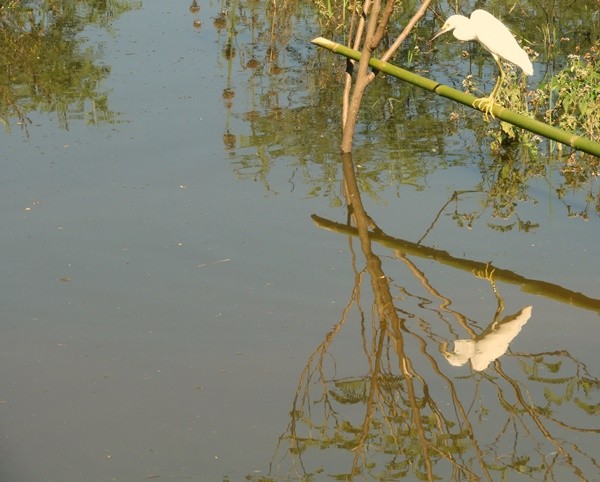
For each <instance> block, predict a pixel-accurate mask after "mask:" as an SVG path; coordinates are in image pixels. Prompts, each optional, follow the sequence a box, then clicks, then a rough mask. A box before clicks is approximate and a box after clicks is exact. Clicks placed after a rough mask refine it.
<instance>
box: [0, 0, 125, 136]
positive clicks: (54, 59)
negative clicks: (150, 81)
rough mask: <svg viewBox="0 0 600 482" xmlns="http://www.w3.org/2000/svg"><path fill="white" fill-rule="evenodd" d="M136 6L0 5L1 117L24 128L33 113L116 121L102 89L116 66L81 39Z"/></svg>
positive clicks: (63, 121)
mask: <svg viewBox="0 0 600 482" xmlns="http://www.w3.org/2000/svg"><path fill="white" fill-rule="evenodd" d="M129 9H131V6H130V5H129V4H128V3H127V2H118V1H108V2H95V1H83V0H82V1H77V2H62V1H56V0H55V1H48V2H26V1H22V2H10V3H9V4H5V5H3V6H2V7H0V60H1V62H2V65H3V66H4V68H3V69H2V73H0V120H1V121H2V123H3V124H4V125H5V126H9V125H10V120H11V119H16V120H17V122H18V123H20V124H21V125H22V126H23V127H24V128H26V127H27V123H28V122H29V117H28V116H29V113H30V112H32V111H41V112H54V113H56V115H57V117H58V120H59V123H60V125H61V127H63V128H68V125H69V121H70V120H72V119H81V120H85V121H86V122H88V123H90V124H97V123H103V122H109V123H112V122H115V120H116V114H115V113H114V112H113V111H111V110H110V108H109V105H108V94H107V93H106V92H102V91H100V90H99V88H100V84H101V82H102V81H103V80H104V79H105V78H106V77H107V75H108V73H109V71H110V68H109V67H108V66H103V65H97V63H96V61H97V54H96V51H95V50H94V48H93V47H91V46H88V47H87V48H85V49H82V47H81V45H82V40H81V39H79V38H77V34H79V33H80V32H81V31H82V30H83V29H84V28H85V27H86V26H88V25H91V24H96V25H100V26H102V27H105V26H107V25H108V24H109V22H111V21H112V20H113V19H114V18H115V17H116V16H118V15H120V14H122V13H123V12H125V11H127V10H129Z"/></svg>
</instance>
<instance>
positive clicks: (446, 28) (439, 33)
mask: <svg viewBox="0 0 600 482" xmlns="http://www.w3.org/2000/svg"><path fill="white" fill-rule="evenodd" d="M448 30H450V28H449V27H448V25H446V24H444V26H443V27H442V29H441V30H440V31H439V32H438V33H436V34H435V35H434V36H433V38H432V39H431V40H430V41H429V42H433V41H434V40H435V39H436V38H438V37H439V36H440V35H442V34H444V33H446V32H447V31H448Z"/></svg>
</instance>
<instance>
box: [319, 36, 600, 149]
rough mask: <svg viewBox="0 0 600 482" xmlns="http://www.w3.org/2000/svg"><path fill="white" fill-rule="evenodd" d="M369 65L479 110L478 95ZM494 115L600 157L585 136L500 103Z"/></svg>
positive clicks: (338, 50)
mask: <svg viewBox="0 0 600 482" xmlns="http://www.w3.org/2000/svg"><path fill="white" fill-rule="evenodd" d="M311 43H313V44H315V45H318V46H319V47H323V48H325V49H327V50H330V51H331V52H333V53H334V54H339V55H342V56H344V57H347V58H350V59H354V60H360V57H361V53H360V52H359V51H357V50H353V49H351V48H348V47H345V46H344V45H341V44H338V43H336V42H332V41H331V40H328V39H326V38H323V37H317V38H315V39H313V40H312V41H311ZM369 65H370V66H371V67H373V68H374V69H377V70H379V71H381V72H384V73H386V74H388V75H391V76H393V77H396V78H398V79H400V80H404V81H405V82H408V83H409V84H412V85H416V86H417V87H421V88H422V89H425V90H428V91H430V92H433V93H434V94H437V95H439V96H441V97H445V98H447V99H451V100H454V101H455V102H459V103H461V104H463V105H466V106H467V107H471V108H473V109H476V110H479V109H477V108H476V107H474V106H473V102H474V101H475V100H477V98H476V97H475V96H472V95H470V94H465V93H464V92H461V91H460V90H456V89H453V88H452V87H448V86H447V85H444V84H440V83H438V82H436V81H434V80H431V79H427V78H425V77H421V76H420V75H417V74H415V73H413V72H409V71H408V70H404V69H401V68H400V67H396V66H395V65H392V64H390V63H388V62H382V61H381V60H379V59H376V58H371V60H370V62H369ZM492 114H493V115H494V117H497V118H498V119H501V120H503V121H505V122H508V123H510V124H513V125H515V126H517V127H520V128H522V129H526V130H528V131H530V132H533V133H535V134H539V135H541V136H544V137H547V138H549V139H552V140H555V141H557V142H560V143H562V144H566V145H568V146H571V147H572V148H573V149H577V150H578V151H582V152H586V153H588V154H592V155H594V156H596V157H600V143H598V142H594V141H592V140H591V139H586V138H585V137H581V136H578V135H575V134H571V133H570V132H566V131H563V130H562V129H558V128H557V127H553V126H551V125H548V124H544V123H543V122H540V121H538V120H535V119H532V118H531V117H526V116H524V115H521V114H517V113H516V112H513V111H511V110H509V109H506V108H505V107H502V106H501V105H498V104H494V106H493V108H492Z"/></svg>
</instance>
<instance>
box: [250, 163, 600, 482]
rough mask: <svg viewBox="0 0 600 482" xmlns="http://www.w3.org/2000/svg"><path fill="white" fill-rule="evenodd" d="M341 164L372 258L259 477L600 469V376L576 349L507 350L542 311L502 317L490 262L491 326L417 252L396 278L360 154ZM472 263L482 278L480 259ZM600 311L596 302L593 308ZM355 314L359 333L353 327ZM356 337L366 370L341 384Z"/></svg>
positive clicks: (364, 250)
mask: <svg viewBox="0 0 600 482" xmlns="http://www.w3.org/2000/svg"><path fill="white" fill-rule="evenodd" d="M343 169H344V188H345V196H346V201H347V206H348V209H349V211H348V213H349V222H350V221H353V222H354V224H355V225H356V228H352V234H353V235H355V236H357V237H358V240H359V243H360V252H361V254H362V256H361V255H358V253H356V252H355V251H354V250H352V253H353V258H352V262H353V268H354V273H355V276H354V286H353V289H352V292H351V293H350V296H349V299H348V302H347V303H346V306H345V307H344V308H343V310H342V312H341V315H340V318H339V320H338V321H337V322H336V323H335V324H334V325H333V326H332V328H331V329H330V330H329V332H328V333H327V334H326V335H325V337H324V339H323V341H322V342H321V343H320V345H319V346H318V347H317V348H316V350H315V351H314V352H313V353H312V354H311V355H310V357H309V359H308V361H307V364H306V366H305V367H304V369H303V371H302V373H301V375H300V378H299V381H298V387H297V390H296V393H295V394H294V397H293V401H292V407H291V410H290V422H289V425H288V427H287V429H286V430H285V432H284V433H283V434H282V436H281V437H280V439H279V443H278V446H277V449H276V452H275V454H274V456H273V460H272V465H271V474H270V475H269V476H266V477H249V478H250V479H252V480H262V481H267V480H281V478H282V477H283V478H286V480H287V479H288V478H292V479H300V480H314V479H315V478H316V477H318V476H319V475H320V476H321V477H323V476H324V475H325V474H326V475H327V477H328V478H330V479H333V480H365V479H367V480H371V479H373V480H397V479H402V478H410V479H418V480H456V481H458V480H516V479H517V478H527V479H529V478H534V479H539V480H590V479H591V478H592V477H593V476H594V474H596V473H597V472H598V469H599V468H600V467H599V466H598V462H597V460H596V459H595V458H594V450H593V448H592V447H594V444H593V443H590V441H591V439H590V438H587V437H590V436H592V435H594V434H597V433H598V432H600V429H598V428H592V427H593V423H592V422H593V420H592V417H594V416H595V415H597V409H598V405H597V396H598V390H599V389H600V381H599V380H598V379H597V378H594V377H592V376H591V375H590V374H589V372H588V369H587V367H586V366H585V365H583V364H582V363H581V362H579V361H577V359H576V358H575V357H574V356H572V355H571V354H570V353H568V352H566V351H556V352H548V353H508V352H507V349H508V344H509V343H510V341H511V340H512V339H513V338H514V337H515V336H517V335H518V332H519V331H520V330H521V329H522V327H523V325H524V324H525V323H526V322H527V321H528V320H529V318H530V316H531V313H532V311H531V307H529V306H528V307H525V308H523V309H521V310H519V311H518V312H516V313H511V314H509V315H503V313H504V310H505V300H504V299H503V297H502V296H501V294H500V292H499V290H498V289H497V287H496V281H495V279H497V278H495V275H496V274H497V275H498V276H499V277H501V278H503V279H507V278H508V275H507V273H506V272H503V271H502V270H497V271H495V270H494V269H493V267H490V266H489V265H487V264H483V265H480V266H479V267H478V268H477V270H476V271H475V273H474V274H475V275H476V276H478V277H482V278H486V279H488V280H489V281H490V284H491V289H492V291H493V293H494V296H495V298H496V300H497V306H496V308H495V313H494V316H493V321H492V323H491V324H490V325H489V326H488V327H487V328H486V329H484V330H481V329H480V328H478V327H479V323H478V322H477V321H476V320H472V319H469V317H468V316H467V314H465V313H462V312H461V311H459V310H457V309H455V308H453V302H452V300H451V299H450V298H448V297H446V296H444V294H443V293H441V292H440V291H439V290H438V289H436V287H435V282H433V280H432V279H430V278H429V277H428V276H427V275H426V274H425V272H423V271H422V270H421V269H420V268H419V267H418V265H417V263H416V262H415V261H413V260H412V259H410V258H411V257H410V256H409V255H407V253H406V251H404V250H401V249H397V250H395V253H394V254H395V256H394V258H393V259H391V260H389V261H390V268H394V269H395V268H396V267H397V266H398V265H400V266H402V265H403V266H404V268H405V270H404V272H405V273H407V276H405V278H403V280H404V281H398V280H395V279H392V278H391V277H390V276H388V275H386V273H385V272H384V269H383V263H382V257H380V256H378V255H376V254H375V253H374V252H373V249H372V248H373V243H374V242H377V243H379V242H381V240H382V239H384V237H385V236H386V235H385V234H384V233H383V232H382V231H381V229H380V228H378V226H377V225H376V223H375V221H374V220H373V219H371V218H370V217H369V215H368V214H367V213H366V212H365V210H364V208H363V205H362V202H361V196H360V192H359V190H358V184H357V180H356V176H355V173H354V168H353V164H352V162H351V159H350V157H349V156H344V157H343ZM328 228H330V229H332V226H331V225H329V226H328ZM338 232H340V233H344V231H343V230H338ZM352 239H353V237H351V238H350V242H351V248H352ZM363 259H364V261H361V260H363ZM363 263H364V264H363ZM455 263H456V264H460V261H459V260H455ZM462 268H463V269H464V270H469V271H472V270H473V262H470V261H468V260H466V261H465V262H464V266H462ZM515 276H516V275H515ZM366 283H368V284H369V285H370V289H369V290H365V284H366ZM532 283H533V282H532ZM371 293H372V298H371ZM369 299H370V300H371V303H372V304H371V306H370V307H368V306H367V305H366V304H365V303H368V301H366V300H369ZM596 302H597V300H596ZM597 306H598V305H597V304H596V305H594V300H590V304H589V305H588V307H589V308H590V309H595V308H597ZM355 314H356V315H357V317H358V320H359V322H360V323H359V328H358V327H355V326H353V325H354V324H353V323H349V321H354V320H353V317H354V316H355ZM354 329H357V332H356V333H355V334H353V335H354V336H357V337H359V338H360V347H361V355H362V358H363V364H364V372H363V374H361V375H356V374H354V375H353V374H349V375H347V376H341V375H340V374H341V373H343V372H344V367H343V362H342V359H343V358H344V356H346V355H347V353H344V352H345V351H346V350H348V347H347V346H346V347H344V348H343V350H342V352H340V351H339V350H336V346H335V342H336V338H337V337H338V335H339V334H340V332H341V331H342V330H354ZM461 332H463V333H466V334H467V335H468V337H465V336H464V335H462V336H461ZM448 340H458V342H459V343H458V344H459V346H460V345H461V344H462V345H463V348H464V347H465V346H466V345H472V346H470V347H469V348H472V349H473V350H472V352H470V353H469V354H470V355H471V356H469V357H467V359H465V360H460V363H458V361H459V360H458V358H452V354H451V353H450V352H449V351H448V349H447V345H448ZM469 342H473V343H472V344H471V343H469ZM478 343H479V345H478ZM486 352H487V353H486ZM504 352H507V353H506V354H504V356H502V355H503V353H504ZM454 353H455V354H456V350H455V352H454ZM474 354H477V356H479V357H480V358H479V359H476V360H475V361H474V359H473V355H474ZM449 355H450V358H448V357H449ZM353 356H354V357H356V356H357V354H356V353H354V354H353ZM484 358H485V360H484ZM468 359H470V360H471V362H472V364H473V369H474V370H473V371H471V372H470V373H467V374H465V373H464V372H462V374H458V373H457V371H456V370H457V368H456V367H455V366H458V365H464V362H466V361H468ZM447 361H450V362H451V363H447ZM453 365H455V366H453ZM353 366H355V364H353ZM575 420H577V422H575Z"/></svg>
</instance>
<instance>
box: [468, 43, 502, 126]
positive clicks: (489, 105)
mask: <svg viewBox="0 0 600 482" xmlns="http://www.w3.org/2000/svg"><path fill="white" fill-rule="evenodd" d="M492 55H493V56H494V60H495V61H496V64H498V69H499V70H500V75H499V76H498V80H496V85H494V88H493V89H492V92H491V94H490V95H489V96H488V97H482V98H481V99H477V100H475V101H474V102H473V107H476V108H477V109H479V110H481V111H483V115H484V117H485V120H489V116H490V115H491V116H492V119H495V117H494V114H493V113H492V109H493V107H494V104H495V103H496V96H497V95H498V91H499V90H500V86H501V85H502V82H504V69H503V68H502V62H500V59H499V58H498V56H497V55H494V54H492Z"/></svg>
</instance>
